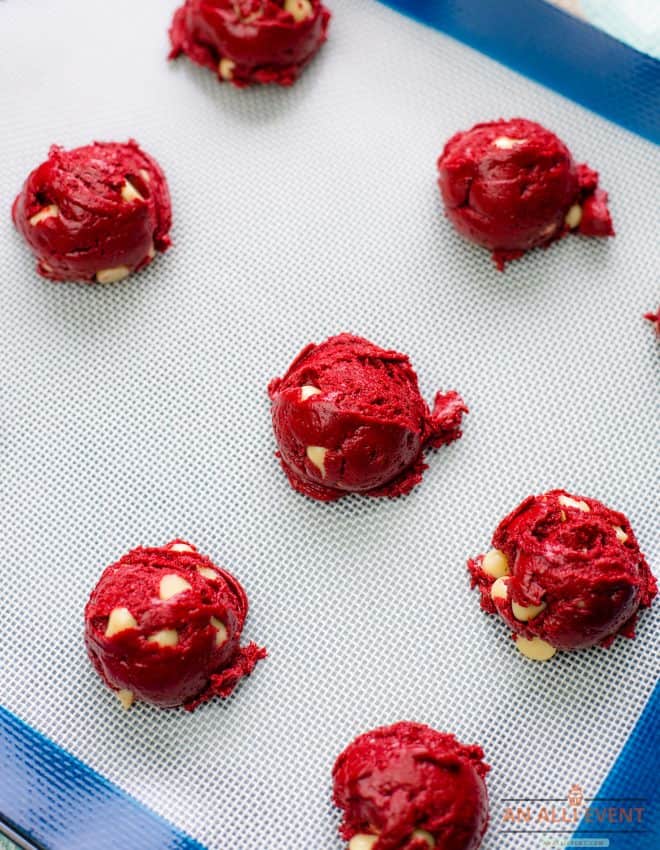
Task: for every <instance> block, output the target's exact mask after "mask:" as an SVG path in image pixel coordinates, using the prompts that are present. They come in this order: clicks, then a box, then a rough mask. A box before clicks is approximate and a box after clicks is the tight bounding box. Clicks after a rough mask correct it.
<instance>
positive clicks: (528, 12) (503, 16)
mask: <svg viewBox="0 0 660 850" xmlns="http://www.w3.org/2000/svg"><path fill="white" fill-rule="evenodd" d="M380 2H381V3H383V4H384V5H386V6H390V7H391V8H392V9H396V10H397V11H399V12H402V13H403V14H404V15H408V16H409V17H412V18H416V19H417V20H418V21H421V22H422V23H424V24H428V25H429V26H431V27H433V28H435V29H438V30H441V31H442V32H445V33H447V35H450V36H452V37H453V38H456V39H458V40H459V41H462V42H464V43H465V44H468V45H469V46H470V47H474V48H476V49H477V50H479V51H481V52H482V53H485V54H486V55H487V56H490V57H491V58H493V59H496V60H497V61H498V62H501V63H502V64H503V65H507V66H508V67H509V68H512V69H513V70H514V71H519V72H520V73H522V74H524V75H525V76H526V77H530V78H531V79H533V80H536V81H537V82H539V83H543V84H544V85H546V86H548V88H551V89H554V90H555V91H558V92H559V93H560V94H563V95H566V97H569V98H570V99H571V100H574V101H576V102H577V103H581V104H582V105H583V106H586V107H587V108H589V109H591V110H593V111H594V112H598V113H599V114H600V115H603V116H604V117H605V118H609V119H610V120H611V121H614V122H615V123H617V124H620V125H621V126H622V127H625V128H626V129H627V130H632V131H633V132H634V133H637V134H638V135H640V136H644V137H645V138H647V139H650V140H651V141H652V142H655V143H656V144H660V61H658V60H657V59H654V58H653V57H652V56H647V55H646V54H645V53H640V52H639V51H638V50H635V49H634V48H633V47H630V46H629V45H627V44H624V43H623V42H622V41H618V40H617V39H615V38H613V37H612V36H611V35H608V34H607V33H605V32H602V31H601V30H598V29H596V28H595V27H593V26H591V24H588V23H585V22H584V21H581V20H579V19H578V18H575V17H573V16H572V15H569V14H568V13H567V12H562V10H561V9H558V8H556V7H555V6H551V5H549V4H548V3H546V2H545V0H380ZM631 2H634V0H631ZM500 117H504V118H509V117H512V116H508V115H505V116H500V115H490V116H486V115H485V116H484V120H487V119H488V118H493V119H495V118H500ZM529 117H531V118H533V117H534V116H529ZM457 129H460V128H457Z"/></svg>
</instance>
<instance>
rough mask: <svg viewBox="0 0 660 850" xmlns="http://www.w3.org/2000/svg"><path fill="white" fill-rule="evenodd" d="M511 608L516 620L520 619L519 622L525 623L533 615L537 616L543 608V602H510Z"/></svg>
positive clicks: (531, 618) (532, 617)
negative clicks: (537, 603) (532, 603)
mask: <svg viewBox="0 0 660 850" xmlns="http://www.w3.org/2000/svg"><path fill="white" fill-rule="evenodd" d="M511 610H512V612H513V616H514V617H515V618H516V620H520V622H521V623H527V622H528V621H529V620H533V619H534V617H538V615H539V614H540V613H541V611H544V610H545V602H541V604H540V605H520V604H519V603H518V602H512V603H511Z"/></svg>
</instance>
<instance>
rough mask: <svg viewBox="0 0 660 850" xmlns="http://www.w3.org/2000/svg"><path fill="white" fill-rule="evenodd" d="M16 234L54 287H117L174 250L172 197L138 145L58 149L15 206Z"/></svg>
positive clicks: (31, 178) (155, 166) (29, 180)
mask: <svg viewBox="0 0 660 850" xmlns="http://www.w3.org/2000/svg"><path fill="white" fill-rule="evenodd" d="M12 216H13V219H14V224H15V225H16V228H17V229H18V230H19V231H20V233H21V234H22V235H23V237H24V238H25V240H26V242H27V243H28V245H29V246H30V248H31V249H32V252H33V253H34V255H35V256H36V258H37V271H38V272H39V274H41V275H42V276H43V277H47V278H50V279H51V280H57V281H62V280H77V281H87V282H90V283H92V282H98V283H114V282H115V281H118V280H123V279H124V278H125V277H128V275H129V274H131V273H132V272H134V271H137V270H138V269H141V268H143V267H144V266H146V265H148V264H149V263H150V262H151V261H152V260H153V258H154V257H155V255H156V251H165V250H167V248H168V247H169V246H170V244H171V243H170V237H169V235H168V234H169V230H170V227H171V224H172V210H171V205H170V195H169V191H168V188H167V182H166V180H165V175H164V174H163V172H162V170H161V168H160V166H159V165H158V163H157V162H156V161H155V160H154V159H153V158H152V157H150V156H149V155H148V154H146V153H145V152H144V151H143V150H141V149H140V147H139V146H138V144H137V142H134V141H132V140H131V141H129V142H127V143H126V144H119V143H116V142H94V143H93V144H91V145H86V146H85V147H81V148H74V150H70V151H65V150H64V149H63V148H61V147H58V146H57V145H54V146H53V147H51V149H50V151H49V153H48V159H47V160H46V161H45V162H43V163H42V164H41V165H40V166H38V167H37V168H35V169H34V171H33V172H32V173H31V174H30V175H29V176H28V178H27V180H26V181H25V184H24V186H23V189H22V190H21V193H20V194H19V195H18V197H17V198H16V200H15V201H14V206H13V208H12Z"/></svg>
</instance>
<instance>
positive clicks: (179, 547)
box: [168, 543, 196, 552]
mask: <svg viewBox="0 0 660 850" xmlns="http://www.w3.org/2000/svg"><path fill="white" fill-rule="evenodd" d="M168 549H171V550H172V552H195V551H196V550H195V547H194V546H191V545H190V543H172V544H170V545H169V546H168Z"/></svg>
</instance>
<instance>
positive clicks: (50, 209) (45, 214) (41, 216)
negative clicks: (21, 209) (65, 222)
mask: <svg viewBox="0 0 660 850" xmlns="http://www.w3.org/2000/svg"><path fill="white" fill-rule="evenodd" d="M59 214H60V208H59V207H58V206H57V204H50V205H49V206H47V207H43V208H42V209H40V210H39V212H38V213H35V214H34V215H33V216H32V218H31V219H30V224H31V225H32V227H36V226H37V224H39V223H40V222H42V221H45V220H46V219H47V218H55V216H58V215H59Z"/></svg>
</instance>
